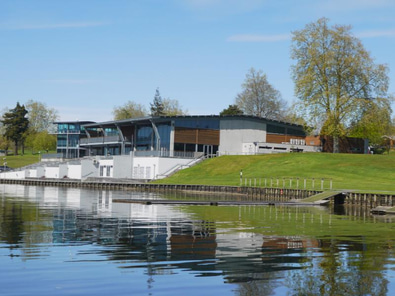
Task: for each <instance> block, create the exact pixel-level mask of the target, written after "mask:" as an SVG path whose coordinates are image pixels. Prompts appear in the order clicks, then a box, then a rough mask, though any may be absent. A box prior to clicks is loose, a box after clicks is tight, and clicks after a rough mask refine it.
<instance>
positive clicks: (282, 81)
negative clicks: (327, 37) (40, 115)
mask: <svg viewBox="0 0 395 296" xmlns="http://www.w3.org/2000/svg"><path fill="white" fill-rule="evenodd" d="M321 17H327V18H329V19H330V24H340V25H351V26H352V27H353V29H352V32H353V33H354V34H355V35H356V36H357V37H359V38H360V39H361V41H362V42H363V44H364V46H365V48H366V49H367V50H368V51H370V53H371V56H372V57H374V58H375V60H376V62H377V63H385V64H387V65H388V66H389V68H390V70H391V71H390V73H389V75H390V93H395V86H394V78H395V77H394V73H395V54H394V52H395V1H393V0H331V1H329V0H298V1H296V0H107V1H104V0H76V1H74V0H67V1H66V0H63V1H61V0H58V1H55V0H48V1H44V0H25V1H21V0H0V40H1V41H0V103H1V104H0V109H4V108H6V107H8V108H13V107H15V104H16V102H20V103H25V102H27V101H28V100H29V99H32V100H35V101H39V102H43V103H45V104H46V105H47V106H48V107H50V108H54V109H56V110H58V111H59V115H60V119H61V120H93V121H106V120H111V119H112V110H113V109H114V107H116V106H121V105H123V104H125V103H126V102H127V101H129V100H130V101H135V102H137V103H140V104H143V105H144V106H146V107H147V109H148V108H149V103H150V102H152V100H153V98H154V95H155V90H156V88H157V87H159V90H160V93H161V95H162V97H163V98H170V99H176V100H178V101H179V103H180V104H181V106H182V107H183V109H186V110H187V111H188V113H189V114H191V115H206V114H218V113H219V112H220V111H221V110H223V109H224V108H226V107H228V105H230V104H233V103H234V99H235V97H236V95H237V93H239V92H240V91H241V84H242V83H243V81H244V79H245V75H246V73H247V71H248V70H249V69H250V68H251V67H254V68H255V69H257V70H262V71H263V72H264V73H265V74H266V75H267V77H268V81H269V82H270V83H271V84H272V85H273V86H274V87H275V88H276V89H278V90H279V91H280V92H281V94H282V97H283V99H285V100H287V101H288V102H289V103H292V101H294V100H295V98H294V95H293V87H294V84H293V81H292V79H291V75H290V66H291V65H292V64H293V63H294V61H292V60H291V59H290V45H291V40H290V38H291V32H292V31H294V30H300V29H302V28H303V27H304V26H305V25H306V24H307V23H310V22H313V21H316V20H317V19H319V18H321Z"/></svg>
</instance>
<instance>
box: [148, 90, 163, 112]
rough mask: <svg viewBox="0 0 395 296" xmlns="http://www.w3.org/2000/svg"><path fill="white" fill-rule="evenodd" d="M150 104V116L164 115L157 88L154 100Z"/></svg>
mask: <svg viewBox="0 0 395 296" xmlns="http://www.w3.org/2000/svg"><path fill="white" fill-rule="evenodd" d="M150 106H151V116H163V115H165V112H164V109H165V106H164V104H163V100H162V97H161V96H160V93H159V88H157V89H156V92H155V97H154V101H153V102H152V103H150Z"/></svg>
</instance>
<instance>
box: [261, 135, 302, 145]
mask: <svg viewBox="0 0 395 296" xmlns="http://www.w3.org/2000/svg"><path fill="white" fill-rule="evenodd" d="M305 138H306V137H301V136H291V135H279V134H266V142H267V143H277V144H281V143H283V142H286V143H289V142H290V141H291V139H302V140H304V139H305Z"/></svg>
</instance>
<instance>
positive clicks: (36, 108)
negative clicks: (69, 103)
mask: <svg viewBox="0 0 395 296" xmlns="http://www.w3.org/2000/svg"><path fill="white" fill-rule="evenodd" d="M25 106H26V110H27V111H28V115H27V118H28V119H29V133H30V132H36V133H39V132H42V131H48V132H55V131H56V127H55V125H54V124H53V123H54V122H55V121H57V120H59V114H58V111H57V110H55V109H53V108H48V107H47V105H46V104H44V103H41V102H37V101H33V100H29V101H28V102H27V103H26V104H25Z"/></svg>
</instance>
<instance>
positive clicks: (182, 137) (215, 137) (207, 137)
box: [174, 127, 219, 145]
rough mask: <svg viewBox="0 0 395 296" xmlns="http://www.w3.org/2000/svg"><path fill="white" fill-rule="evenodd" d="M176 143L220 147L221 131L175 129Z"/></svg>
mask: <svg viewBox="0 0 395 296" xmlns="http://www.w3.org/2000/svg"><path fill="white" fill-rule="evenodd" d="M174 142H175V143H187V144H206V145H219V130H211V129H189V128H179V127H177V128H176V129H175V133H174Z"/></svg>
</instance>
